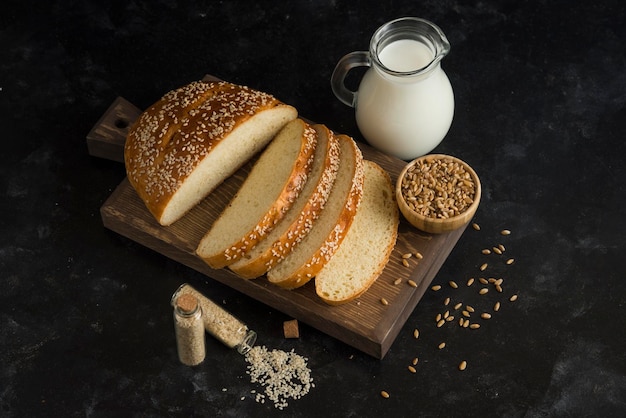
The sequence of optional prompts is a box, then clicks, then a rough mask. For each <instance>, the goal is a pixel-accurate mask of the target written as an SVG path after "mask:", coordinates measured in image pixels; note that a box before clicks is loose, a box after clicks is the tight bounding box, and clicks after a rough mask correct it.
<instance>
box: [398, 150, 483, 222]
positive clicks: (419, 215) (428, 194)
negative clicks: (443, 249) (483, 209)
mask: <svg viewBox="0 0 626 418" xmlns="http://www.w3.org/2000/svg"><path fill="white" fill-rule="evenodd" d="M444 164H445V166H447V167H448V169H452V171H455V172H456V174H457V176H456V177H461V178H460V179H459V178H457V180H456V181H454V177H455V176H454V173H452V174H450V173H447V174H443V170H444ZM429 167H430V168H429ZM416 169H418V170H420V171H421V169H424V170H425V171H428V172H429V173H434V172H436V173H440V174H441V176H436V175H435V176H432V175H431V177H430V178H428V177H427V178H423V177H422V176H421V175H418V179H416V180H414V181H413V184H412V185H411V187H412V188H414V192H415V191H416V192H418V195H417V198H415V196H409V195H408V192H406V188H405V192H406V193H404V192H403V183H404V182H405V178H407V181H410V180H409V179H408V177H407V176H411V175H412V173H415V171H414V170H416ZM444 191H445V193H444ZM471 191H473V195H471ZM405 194H406V195H405ZM446 194H447V198H446ZM450 194H452V195H453V196H454V198H456V200H455V201H454V203H455V205H456V206H462V207H461V208H460V210H457V211H454V210H453V209H450V208H451V207H453V205H452V203H453V201H450V200H449V199H450ZM480 195H481V186H480V179H479V178H478V175H477V174H476V172H475V171H474V170H473V169H472V167H470V166H469V165H468V164H467V163H465V162H464V161H462V160H460V159H458V158H456V157H452V156H449V155H444V154H431V155H425V156H423V157H420V158H417V159H415V160H413V161H411V162H410V163H408V164H407V165H406V166H405V167H404V169H403V170H402V172H401V173H400V175H399V176H398V180H397V182H396V201H397V202H398V207H399V208H400V212H402V215H403V216H404V217H405V218H406V220H407V221H409V223H410V224H411V225H413V226H415V227H416V228H418V229H420V230H422V231H424V232H428V233H431V234H440V233H444V232H449V231H453V230H455V229H458V228H460V227H462V226H464V225H466V224H467V223H468V222H469V221H470V220H471V219H472V217H473V216H474V214H475V213H476V209H478V204H479V203H480ZM467 197H469V198H470V199H467ZM470 200H471V202H470ZM408 201H411V204H413V205H415V207H411V206H410V205H409V203H407V202H408ZM459 201H460V204H459ZM438 203H439V204H440V205H441V206H442V207H441V208H438V207H437V204H438ZM425 207H428V208H429V209H425ZM444 212H445V213H444Z"/></svg>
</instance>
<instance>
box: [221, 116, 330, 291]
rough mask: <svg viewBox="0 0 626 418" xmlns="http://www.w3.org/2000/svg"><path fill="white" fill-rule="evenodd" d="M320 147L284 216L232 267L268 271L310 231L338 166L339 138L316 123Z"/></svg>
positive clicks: (243, 272) (250, 272)
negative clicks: (303, 183) (305, 178)
mask: <svg viewBox="0 0 626 418" xmlns="http://www.w3.org/2000/svg"><path fill="white" fill-rule="evenodd" d="M313 128H314V129H315V130H316V132H317V137H318V141H317V148H316V150H315V159H314V160H313V168H312V169H311V174H310V176H309V179H308V180H307V182H306V185H305V186H304V189H303V190H302V193H300V196H299V197H298V198H297V199H296V201H295V203H294V204H293V206H292V207H291V209H289V211H288V212H287V214H286V215H285V217H284V218H283V219H282V220H281V221H280V222H279V223H278V224H277V225H276V227H275V228H274V229H272V231H271V232H270V233H269V234H268V235H267V237H266V238H265V239H264V240H262V241H261V242H259V243H258V245H257V246H255V247H254V248H252V249H251V250H249V251H247V252H246V253H245V254H243V256H242V257H241V258H240V259H239V260H237V261H235V262H234V263H233V264H231V265H230V266H229V268H230V269H231V270H232V271H233V272H235V273H236V274H237V275H239V276H240V277H242V278H245V279H252V278H256V277H259V276H262V275H263V274H265V273H266V272H267V271H268V270H269V269H271V268H272V267H273V266H274V265H275V264H277V263H278V262H279V261H280V260H282V259H283V258H284V257H285V256H286V255H287V254H288V253H289V252H291V249H292V248H294V246H295V245H297V244H298V242H300V241H301V240H302V238H304V236H306V234H308V233H309V231H310V230H311V226H312V225H313V223H314V221H315V220H316V219H317V217H318V216H319V214H320V212H321V211H322V208H323V207H324V205H325V204H326V200H327V199H328V195H329V194H330V190H331V188H332V186H333V183H334V181H335V177H336V176H337V170H338V169H339V141H338V140H337V138H336V137H335V136H334V135H333V134H332V133H331V132H330V130H329V129H328V128H326V127H325V126H323V125H314V126H313Z"/></svg>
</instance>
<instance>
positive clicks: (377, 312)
mask: <svg viewBox="0 0 626 418" xmlns="http://www.w3.org/2000/svg"><path fill="white" fill-rule="evenodd" d="M205 79H215V78H214V77H211V76H207V77H205ZM140 114H141V110H140V109H138V108H137V107H135V106H134V105H132V104H131V103H129V102H128V101H126V100H125V99H123V98H118V99H116V100H115V101H114V102H113V104H111V106H110V107H109V109H108V110H107V111H106V113H105V114H104V115H103V116H102V117H101V118H100V120H99V121H98V122H97V123H96V125H95V126H94V127H93V128H92V130H91V131H90V132H89V134H88V135H87V147H88V151H89V153H90V154H91V155H93V156H97V157H102V158H107V159H111V160H114V161H120V162H123V147H124V142H125V140H126V134H127V133H128V128H129V126H130V125H131V124H132V123H133V122H134V120H135V119H136V118H137V117H138V116H139V115H140ZM359 146H360V148H361V150H362V152H363V156H364V158H366V159H369V160H372V161H375V162H377V163H378V164H380V165H381V166H382V167H383V168H384V169H385V170H387V172H388V173H389V174H390V176H391V179H392V182H393V183H394V184H395V181H396V179H397V176H398V174H399V173H400V171H401V170H402V168H403V166H404V165H405V162H404V161H402V160H399V159H396V158H393V157H389V156H387V155H385V154H382V153H381V152H379V151H377V150H375V149H373V148H372V147H370V146H368V145H366V144H363V143H359ZM249 171H250V164H248V165H246V166H244V167H243V168H241V169H240V170H239V171H238V172H237V173H235V175H233V176H232V177H231V178H229V179H227V180H226V181H225V182H224V183H223V184H222V185H220V186H219V187H218V188H217V189H216V190H215V191H214V192H213V193H212V194H211V195H210V196H209V197H208V198H207V199H205V200H204V201H202V203H201V204H200V205H198V206H197V207H196V208H194V209H193V210H192V211H191V212H189V213H188V214H187V215H185V217H184V218H183V219H181V220H179V221H178V222H176V223H175V224H173V225H171V226H168V227H163V226H161V225H159V224H158V223H157V222H156V221H155V219H154V218H153V217H152V215H151V214H150V213H149V212H148V210H147V209H146V207H145V206H144V204H143V202H142V201H141V200H140V199H139V197H138V196H137V194H136V193H135V190H134V189H133V188H132V186H131V185H130V183H129V182H128V180H127V179H124V180H123V181H122V182H121V184H120V185H119V186H118V187H117V188H116V190H115V191H114V192H113V194H112V195H111V196H110V197H109V198H108V199H107V201H106V202H105V203H104V205H103V206H102V208H101V209H100V213H101V216H102V221H103V223H104V226H105V227H106V228H108V229H111V230H112V231H115V232H117V233H119V234H120V235H123V236H125V237H127V238H129V239H131V240H133V241H135V242H137V243H139V244H142V245H144V246H146V247H148V248H151V249H152V250H154V251H156V252H158V253H160V254H162V255H164V256H166V257H169V258H171V259H173V260H176V261H178V262H180V263H182V264H184V265H186V266H188V267H190V268H193V269H195V270H197V271H199V272H201V273H203V274H205V275H206V276H208V277H209V278H211V279H213V280H217V281H218V282H221V283H223V284H225V285H227V286H230V287H231V288H233V289H236V290H238V291H240V292H241V293H243V294H245V295H247V296H249V297H251V298H254V299H256V300H258V301H260V302H263V303H265V304H267V305H268V306H271V307H272V308H274V309H276V310H278V311H281V312H283V313H285V314H286V315H289V316H291V317H293V318H295V319H298V320H299V321H301V322H303V323H306V324H308V325H310V326H312V327H314V328H317V329H318V330H320V331H322V332H324V333H326V334H328V335H330V336H332V337H334V338H337V339H338V340H340V341H343V342H344V343H346V344H349V345H351V346H353V347H355V348H357V349H359V350H361V351H363V352H365V353H367V354H369V355H371V356H374V357H376V358H379V359H382V358H383V357H384V356H385V354H386V353H387V351H388V350H389V348H390V347H391V345H392V343H393V341H394V340H395V339H396V337H397V335H398V333H399V332H400V329H401V328H402V327H403V326H404V324H405V322H406V320H407V318H408V317H409V315H410V314H411V312H413V309H414V308H415V306H416V305H417V303H418V302H419V300H420V299H421V297H422V296H423V295H424V292H425V291H426V289H427V288H428V287H429V285H430V283H431V281H432V279H433V278H434V277H435V275H436V274H437V272H438V271H439V269H440V268H441V266H442V265H443V263H444V261H445V260H446V258H447V257H448V255H449V254H450V252H451V251H452V249H453V248H454V246H455V244H456V243H457V241H458V240H459V238H460V237H461V235H462V234H463V231H464V229H465V228H461V229H459V230H456V231H453V232H450V233H446V234H440V235H430V234H426V233H424V232H421V231H418V230H416V229H415V228H413V227H412V226H411V225H410V224H408V223H407V222H406V221H405V220H404V219H402V216H401V220H400V226H399V231H398V241H397V243H396V247H395V249H394V251H393V253H392V255H391V259H390V261H389V264H388V265H387V267H386V268H385V270H384V271H383V273H382V275H381V276H380V277H379V278H378V280H377V281H376V282H375V283H374V284H373V285H372V287H371V288H370V289H369V290H368V291H367V292H366V293H365V294H364V295H363V296H361V297H360V298H359V299H358V300H356V301H353V302H350V303H347V304H344V305H340V306H329V305H327V304H325V303H324V302H323V301H322V300H321V299H319V298H318V297H317V296H316V294H315V288H314V283H313V282H312V281H311V282H309V283H308V284H307V285H305V286H303V287H302V288H300V289H296V290H284V289H281V288H278V287H276V286H274V285H272V284H271V283H269V282H268V281H267V279H266V278H265V277H262V278H258V279H255V280H243V279H240V278H239V277H237V276H236V275H235V274H233V273H232V272H230V271H229V270H228V269H222V270H214V269H211V268H209V267H208V266H207V265H206V264H205V263H204V262H203V261H202V260H201V259H199V258H198V257H197V256H196V255H195V249H196V246H197V245H198V243H199V242H200V239H201V238H202V236H203V235H204V233H205V232H206V231H207V230H208V228H209V227H210V225H211V224H212V223H213V221H215V219H216V218H217V216H218V215H219V213H220V212H221V210H222V209H223V208H224V207H225V206H226V205H227V204H228V202H229V201H230V199H231V198H232V197H233V196H234V194H235V193H236V191H237V189H238V188H239V186H240V185H241V184H242V182H243V181H244V179H245V178H246V175H247V174H248V173H249ZM408 252H411V253H414V254H415V253H416V252H419V253H421V254H422V255H423V258H422V259H421V260H418V259H417V258H416V257H415V256H414V257H412V258H411V259H409V260H408V261H409V267H406V266H404V265H403V263H402V257H401V256H402V254H405V253H408ZM398 279H400V280H401V283H398V284H396V282H397V280H398ZM409 280H412V281H413V282H414V283H415V284H417V286H416V287H414V286H411V285H409V283H408V281H409ZM382 298H384V299H385V300H386V301H387V302H388V304H383V303H381V299H382ZM244 320H245V318H244ZM246 321H247V322H248V323H250V322H251V320H249V319H248V320H246ZM250 326H251V328H254V323H250Z"/></svg>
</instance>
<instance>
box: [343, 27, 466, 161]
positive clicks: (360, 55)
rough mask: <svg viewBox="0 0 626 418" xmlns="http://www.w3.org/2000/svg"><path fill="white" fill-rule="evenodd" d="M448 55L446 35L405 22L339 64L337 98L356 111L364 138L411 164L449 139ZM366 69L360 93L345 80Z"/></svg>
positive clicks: (384, 31)
mask: <svg viewBox="0 0 626 418" xmlns="http://www.w3.org/2000/svg"><path fill="white" fill-rule="evenodd" d="M449 51H450V44H449V42H448V40H447V38H446V36H445V35H444V33H443V32H442V31H441V29H439V28H438V27H437V26H436V25H434V24H432V23H431V22H429V21H427V20H424V19H419V18H414V17H405V18H400V19H396V20H393V21H391V22H388V23H386V24H384V25H383V26H381V27H380V28H378V29H377V30H376V32H374V35H373V36H372V39H371V42H370V48H369V51H357V52H351V53H349V54H347V55H346V56H344V57H343V58H341V60H339V62H338V63H337V66H336V67H335V70H334V72H333V75H332V78H331V86H332V89H333V92H334V93H335V96H337V98H338V99H339V100H341V101H342V102H343V103H345V104H346V105H348V106H351V107H354V108H355V109H356V123H357V126H358V127H359V130H360V131H361V134H362V135H363V137H364V138H365V139H366V140H367V142H369V143H370V145H372V146H374V147H375V148H378V149H379V150H380V151H382V152H384V153H386V154H389V155H393V156H395V157H398V158H400V159H403V160H412V159H414V158H417V157H419V156H422V155H424V154H428V153H429V152H430V151H432V150H433V149H434V148H435V147H436V146H437V145H439V143H440V142H441V141H442V140H443V138H444V137H445V136H446V134H447V133H448V130H449V129H450V125H451V123H452V117H453V114H454V94H453V92H452V86H451V85H450V80H448V77H447V76H446V73H445V72H444V71H443V69H442V68H441V60H442V58H443V57H445V56H446V54H447V53H448V52H449ZM362 66H365V67H369V69H368V70H367V71H366V72H365V75H364V76H363V78H362V80H361V83H360V85H359V89H358V91H356V92H354V91H351V90H349V89H348V88H347V87H346V85H345V77H346V75H347V74H348V72H349V71H350V70H351V69H353V68H355V67H362Z"/></svg>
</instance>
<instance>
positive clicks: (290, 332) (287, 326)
mask: <svg viewBox="0 0 626 418" xmlns="http://www.w3.org/2000/svg"><path fill="white" fill-rule="evenodd" d="M283 333H284V334H285V338H300V330H299V329H298V320H297V319H292V320H291V321H285V322H284V323H283Z"/></svg>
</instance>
